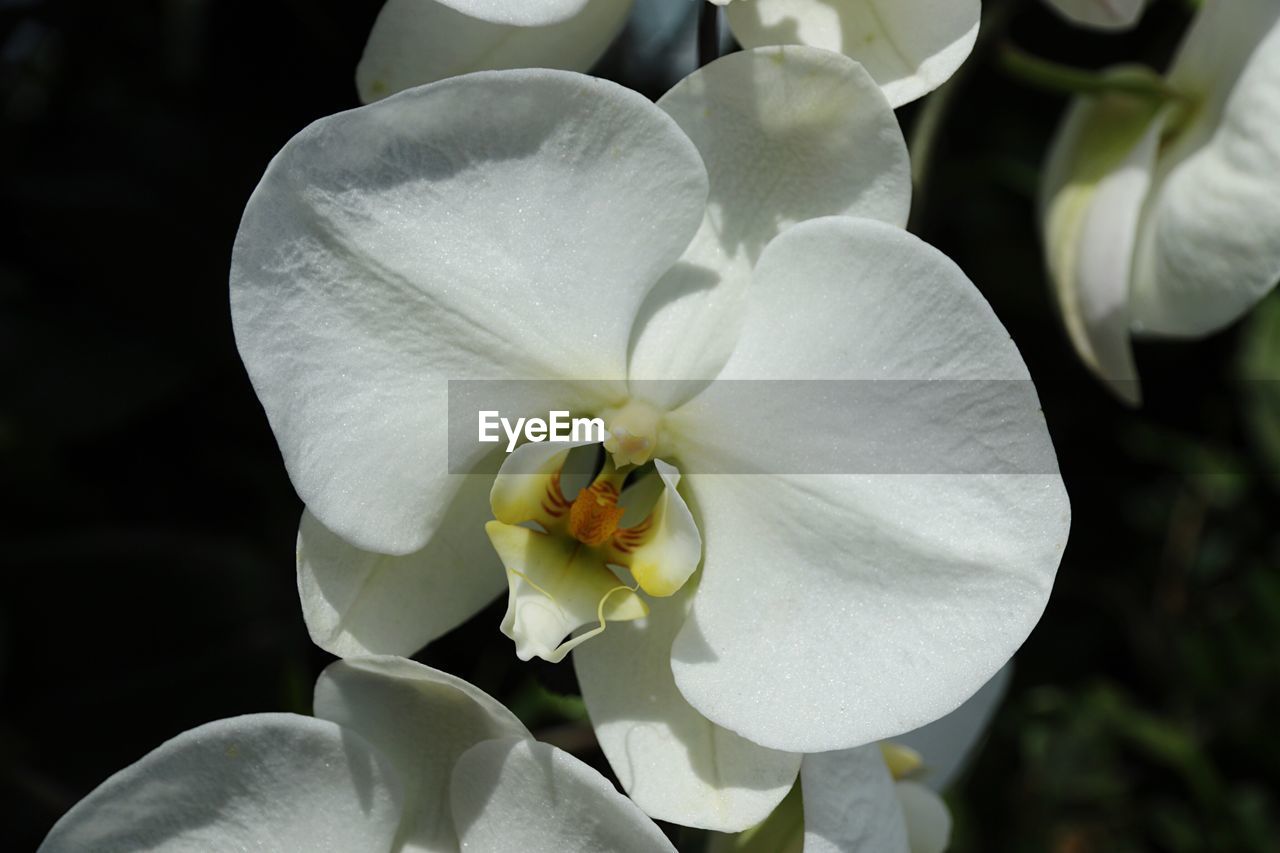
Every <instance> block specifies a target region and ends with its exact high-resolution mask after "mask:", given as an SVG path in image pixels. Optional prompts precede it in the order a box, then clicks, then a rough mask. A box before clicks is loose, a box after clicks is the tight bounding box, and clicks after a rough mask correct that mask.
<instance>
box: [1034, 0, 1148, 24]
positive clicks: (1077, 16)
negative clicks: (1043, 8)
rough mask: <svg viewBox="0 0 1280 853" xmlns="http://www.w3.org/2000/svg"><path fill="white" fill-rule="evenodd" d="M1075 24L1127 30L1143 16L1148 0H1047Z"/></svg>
mask: <svg viewBox="0 0 1280 853" xmlns="http://www.w3.org/2000/svg"><path fill="white" fill-rule="evenodd" d="M1045 2H1046V3H1048V4H1049V5H1050V6H1051V7H1053V9H1054V10H1055V11H1057V12H1058V13H1059V14H1060V15H1062V17H1064V18H1066V19H1067V20H1068V21H1071V22H1072V23H1074V24H1080V25H1082V26H1086V27H1093V28H1095V29H1100V30H1127V29H1129V28H1130V27H1132V26H1133V25H1134V24H1136V23H1137V22H1138V18H1140V17H1142V10H1143V8H1144V7H1145V6H1146V3H1147V0H1045Z"/></svg>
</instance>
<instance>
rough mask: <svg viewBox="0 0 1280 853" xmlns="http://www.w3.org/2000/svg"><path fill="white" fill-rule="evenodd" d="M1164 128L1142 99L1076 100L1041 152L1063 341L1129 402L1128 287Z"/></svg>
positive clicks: (1045, 222)
mask: <svg viewBox="0 0 1280 853" xmlns="http://www.w3.org/2000/svg"><path fill="white" fill-rule="evenodd" d="M1163 129H1164V120H1163V118H1162V117H1160V116H1159V115H1158V114H1157V107H1156V106H1155V105H1154V104H1152V103H1151V102H1149V101H1147V100H1145V99H1142V98H1138V97H1131V96H1126V95H1120V94H1115V95H1106V96H1101V97H1093V98H1081V99H1079V100H1077V101H1076V102H1075V103H1074V104H1073V105H1072V107H1071V109H1070V111H1069V112H1068V113H1067V117H1066V119H1065V120H1064V122H1063V125H1062V127H1061V128H1060V129H1059V131H1058V134H1057V137H1056V138H1055V141H1054V145H1053V148H1052V150H1051V151H1050V153H1049V162H1048V165H1047V167H1046V169H1045V183H1044V188H1043V193H1042V196H1043V201H1042V209H1043V213H1042V227H1043V229H1044V235H1045V238H1044V239H1045V246H1046V256H1047V260H1048V265H1049V274H1050V279H1051V281H1052V284H1053V287H1054V290H1055V292H1056V294H1057V297H1058V308H1059V310H1060V311H1061V314H1062V318H1063V322H1064V324H1065V325H1066V327H1067V332H1068V334H1069V336H1070V338H1071V342H1072V344H1073V345H1074V346H1075V348H1076V352H1077V353H1078V354H1079V356H1080V358H1081V360H1082V361H1084V363H1085V364H1086V365H1087V366H1088V367H1089V369H1090V370H1092V371H1093V372H1094V373H1095V374H1096V375H1097V376H1098V377H1099V378H1101V379H1103V380H1105V381H1107V382H1108V383H1109V386H1110V387H1111V389H1112V390H1113V391H1114V392H1115V393H1116V394H1117V395H1118V396H1119V397H1120V398H1121V399H1123V400H1125V401H1126V402H1129V403H1135V404H1136V403H1137V402H1138V400H1139V397H1140V394H1139V389H1138V382H1137V379H1138V376H1137V370H1136V368H1135V367H1134V363H1133V352H1132V349H1131V347H1130V345H1129V325H1130V318H1129V284H1130V281H1131V276H1132V272H1133V252H1134V246H1135V245H1136V243H1137V235H1138V227H1139V216H1140V214H1141V212H1142V208H1143V205H1144V203H1145V201H1146V197H1147V191H1148V189H1149V188H1150V186H1151V172H1152V169H1153V168H1154V167H1155V162H1156V153H1157V151H1158V149H1159V145H1160V136H1161V132H1162V131H1163Z"/></svg>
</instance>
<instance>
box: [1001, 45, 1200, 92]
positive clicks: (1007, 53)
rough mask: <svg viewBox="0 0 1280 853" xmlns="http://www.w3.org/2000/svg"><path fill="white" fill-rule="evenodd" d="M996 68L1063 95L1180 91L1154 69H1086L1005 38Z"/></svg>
mask: <svg viewBox="0 0 1280 853" xmlns="http://www.w3.org/2000/svg"><path fill="white" fill-rule="evenodd" d="M998 60H999V65H1000V68H1001V69H1002V70H1003V71H1004V72H1005V73H1006V74H1008V75H1009V76H1011V77H1014V78H1015V79H1017V80H1020V81H1021V82H1023V83H1026V84H1027V85H1029V86H1034V87H1036V88H1038V89H1043V90H1045V91H1049V92H1057V93H1059V94H1066V95H1104V94H1126V95H1134V96H1136V97H1140V98H1152V99H1154V100H1158V101H1169V100H1178V99H1181V98H1182V95H1181V93H1179V92H1177V91H1175V90H1174V89H1172V88H1170V87H1169V85H1168V84H1167V83H1165V82H1164V80H1162V79H1161V78H1160V77H1159V76H1158V75H1156V74H1155V73H1154V72H1146V71H1144V70H1142V69H1133V71H1131V72H1129V71H1089V70H1086V69H1083V68H1073V67H1072V66H1070V65H1061V64H1059V63H1057V62H1051V61H1049V60H1047V59H1043V58H1041V57H1039V56H1034V55H1032V54H1030V53H1027V52H1026V51H1025V50H1023V49H1022V48H1020V47H1017V46H1016V45H1014V44H1012V43H1010V42H1005V43H1003V44H1002V45H1000V51H999V54H998Z"/></svg>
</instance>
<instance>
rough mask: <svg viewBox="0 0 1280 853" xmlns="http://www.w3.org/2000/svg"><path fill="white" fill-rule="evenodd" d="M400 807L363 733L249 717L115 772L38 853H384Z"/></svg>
mask: <svg viewBox="0 0 1280 853" xmlns="http://www.w3.org/2000/svg"><path fill="white" fill-rule="evenodd" d="M403 802H404V797H403V791H402V787H401V784H400V781H399V779H398V778H397V774H396V770H395V768H394V767H393V766H392V764H391V762H390V761H389V760H388V759H387V757H385V756H384V755H382V754H381V753H380V752H379V751H378V750H376V749H375V748H374V746H373V745H371V744H370V743H369V741H367V740H365V739H364V738H363V737H361V736H360V735H358V734H356V733H355V732H351V731H346V730H344V729H342V728H341V727H339V726H337V725H334V724H333V723H331V722H326V721H324V720H315V719H312V718H310V717H299V716H296V715H294V714H252V715H249V716H245V717H233V718H231V719H228V720H218V721H217V722H213V723H208V724H206V725H203V726H200V727H199V728H195V729H192V730H191V731H187V732H183V733H182V734H180V735H178V736H177V737H175V738H173V739H172V740H170V741H168V742H166V743H164V744H163V745H162V746H160V747H159V748H157V749H155V750H154V751H152V752H150V753H148V754H147V755H146V756H144V757H143V758H142V759H140V760H139V761H137V762H136V763H134V764H131V765H130V766H128V767H126V768H125V769H124V770H121V771H120V772H119V773H116V774H115V775H114V776H112V777H111V778H110V779H108V780H107V781H105V782H103V783H102V784H101V785H99V786H98V787H97V788H96V789H94V791H93V792H92V793H90V794H89V796H87V797H85V798H84V799H83V800H81V801H80V802H79V803H77V804H76V805H75V807H73V808H72V809H71V811H69V812H67V814H66V815H64V816H63V817H62V819H61V820H59V821H58V823H57V824H56V825H55V826H54V828H53V830H52V831H51V832H50V833H49V836H48V838H46V839H45V840H44V843H43V844H42V845H41V847H40V851H41V853H87V851H93V853H126V851H143V850H145V851H148V853H190V851H195V850H199V851H208V853H239V851H244V850H262V851H278V853H285V852H286V851H295V850H306V851H315V853H364V852H365V851H368V853H381V851H386V850H390V849H391V843H392V840H393V839H394V837H395V834H396V827H397V826H398V825H399V822H400V815H401V808H402V803H403Z"/></svg>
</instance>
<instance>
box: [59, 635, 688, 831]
mask: <svg viewBox="0 0 1280 853" xmlns="http://www.w3.org/2000/svg"><path fill="white" fill-rule="evenodd" d="M315 712H316V716H315V718H312V717H302V716H298V715H296V714H250V715H247V716H243V717H233V718H231V719H227V720H219V721H217V722H213V723H208V724H206V725H203V726H200V727H198V728H195V729H192V730H191V731H188V732H184V733H182V734H180V735H178V736H177V737H175V738H173V739H172V740H170V741H168V742H167V743H165V744H163V745H161V746H160V747H159V748H157V749H156V750H154V751H153V752H151V753H149V754H148V755H146V756H144V757H143V758H141V759H140V760H139V761H137V762H136V763H135V764H133V765H131V766H129V767H127V768H125V769H124V770H121V771H120V772H119V773H117V774H115V775H114V776H112V777H111V778H110V779H108V780H106V781H105V782H103V783H102V784H101V785H100V786H99V787H98V788H97V789H95V790H94V791H93V792H92V793H90V794H89V795H88V796H87V797H86V798H85V799H83V800H81V801H80V802H79V803H78V804H77V805H76V806H75V807H73V808H72V809H71V811H69V812H68V813H67V814H66V815H64V816H63V818H62V819H61V820H60V821H58V823H57V825H55V826H54V828H53V830H52V831H51V832H50V833H49V836H48V838H46V839H45V842H44V844H42V845H41V847H40V850H41V851H42V853H64V851H65V853H83V851H89V850H92V851H95V853H99V851H100V853H107V851H119V853H124V851H148V853H153V851H190V850H200V851H233V850H250V849H252V850H278V851H282V853H283V851H307V853H382V851H386V853H390V851H393V850H395V851H398V850H413V851H423V853H457V851H459V850H461V849H466V850H468V851H492V853H510V851H511V850H528V851H533V853H557V851H579V853H597V852H598V851H600V850H616V851H627V852H628V853H631V852H632V851H634V853H658V852H659V851H666V853H674V850H675V848H674V847H672V846H671V844H670V843H669V842H668V841H667V840H666V837H665V836H664V835H663V834H662V832H661V831H660V830H659V829H658V827H657V826H655V825H654V824H653V823H652V822H651V821H650V820H649V819H648V818H646V817H645V816H644V814H643V813H642V812H641V811H640V810H639V809H638V808H636V807H635V805H634V804H632V803H631V802H630V801H629V800H628V799H627V798H626V797H623V796H622V795H621V794H619V793H618V792H617V791H616V790H615V789H614V788H613V786H612V785H611V784H610V783H609V782H608V781H607V780H606V779H605V778H604V777H603V776H601V775H600V774H599V773H597V772H596V771H595V770H592V769H591V768H590V767H588V766H587V765H585V764H583V763H582V762H580V761H578V760H577V759H576V758H574V757H573V756H571V755H569V754H568V753H566V752H562V751H561V750H559V749H556V748H555V747H552V746H549V745H547V744H543V743H538V742H537V741H535V740H533V739H532V737H531V736H530V735H529V733H528V731H527V730H526V729H525V728H524V726H523V725H521V723H520V721H519V720H517V719H516V718H515V717H514V716H513V715H512V714H511V712H510V711H508V710H507V709H506V708H504V707H503V706H502V705H500V704H499V703H498V702H496V701H495V700H493V699H491V698H490V697H489V696H487V695H486V694H484V693H482V692H481V691H479V690H477V689H476V688H474V687H472V686H471V685H470V684H467V683H466V682H465V681H461V680H460V679H457V678H454V677H453V676H451V675H448V674H446V673H443V672H439V671H437V670H434V669H431V668H429V667H426V666H422V665H421V664H417V663H414V662H412V661H408V660H404V659H402V658H392V657H370V658H363V659H356V660H348V661H339V662H337V663H335V664H332V665H331V666H329V668H328V669H326V670H325V671H324V672H323V673H322V674H321V676H320V679H319V681H318V682H317V683H316V691H315Z"/></svg>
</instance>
